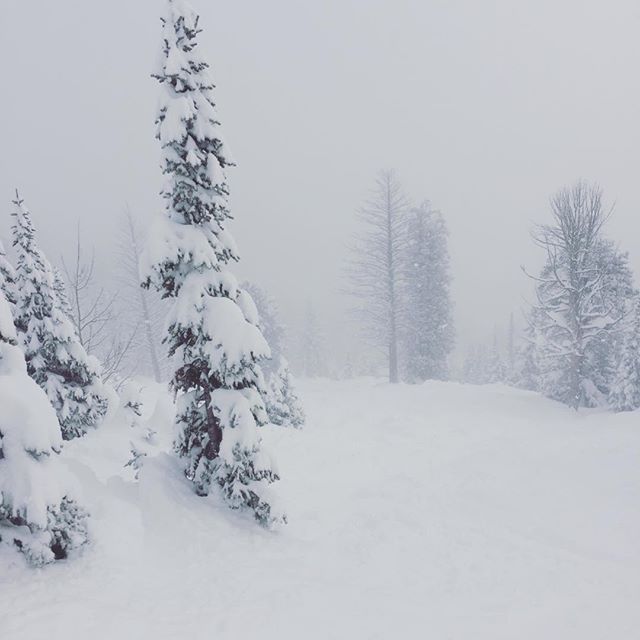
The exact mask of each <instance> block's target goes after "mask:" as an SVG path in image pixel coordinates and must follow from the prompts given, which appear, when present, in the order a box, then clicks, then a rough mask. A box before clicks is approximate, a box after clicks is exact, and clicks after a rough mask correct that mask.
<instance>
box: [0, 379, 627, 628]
mask: <svg viewBox="0 0 640 640" xmlns="http://www.w3.org/2000/svg"><path fill="white" fill-rule="evenodd" d="M299 387H300V391H301V392H302V396H303V398H304V400H305V408H306V411H307V414H308V424H307V426H306V428H305V430H303V431H298V430H295V429H282V428H279V429H276V428H271V427H268V428H265V429H263V430H262V434H263V436H264V438H265V441H266V442H267V444H268V445H269V447H270V448H271V449H272V450H273V452H274V454H275V455H276V457H277V459H278V461H279V467H280V471H281V473H282V476H283V481H282V482H280V483H278V484H277V485H276V490H277V491H279V493H280V495H281V497H282V500H283V502H284V503H285V505H286V508H287V512H288V515H289V521H290V522H289V525H287V526H286V527H285V528H283V529H281V530H278V531H276V532H269V531H265V530H263V529H261V528H260V527H259V526H257V525H256V524H255V523H254V522H253V521H252V520H251V519H249V518H248V517H245V516H242V515H238V514H236V513H233V512H230V511H229V510H228V509H227V508H226V507H225V506H224V505H223V504H222V503H221V502H220V501H219V500H217V499H215V498H213V497H210V498H206V499H204V498H198V497H197V496H195V495H194V494H193V492H192V491H191V488H190V486H189V485H188V484H187V483H186V482H185V481H184V480H183V479H182V478H181V476H180V473H179V471H178V470H177V467H176V464H175V462H174V460H173V458H171V457H169V456H167V455H164V454H160V455H159V456H158V457H157V458H155V459H154V460H149V461H147V462H146V463H145V466H144V468H143V470H142V472H141V476H140V481H139V483H135V482H133V481H131V470H130V469H126V470H123V469H122V465H123V464H124V463H125V462H126V460H127V458H128V449H129V442H128V439H127V438H128V436H129V434H128V432H127V429H128V427H125V426H124V425H119V424H118V420H117V418H116V419H112V421H111V423H110V424H108V425H105V426H104V427H102V428H101V429H100V430H99V431H97V432H94V433H90V434H89V435H88V436H87V437H85V438H83V439H81V440H78V441H74V442H71V443H67V444H66V445H65V450H64V452H63V454H62V457H63V460H64V461H65V462H66V463H67V465H68V466H69V468H70V469H71V471H72V472H73V473H75V475H76V476H77V477H78V478H79V480H80V482H81V484H82V485H83V487H84V503H85V504H86V505H87V506H88V508H89V509H90V510H91V512H92V514H93V515H92V519H91V520H92V535H93V543H92V545H91V546H90V547H89V548H87V550H86V551H85V552H84V553H83V554H82V555H81V556H80V557H74V558H72V559H70V560H69V561H64V562H61V563H57V564H55V565H51V566H48V567H45V568H44V569H36V570H34V569H29V568H27V567H26V566H25V563H24V559H23V558H22V556H21V555H19V554H18V553H16V552H14V551H13V550H10V549H9V548H7V547H2V548H1V549H0V638H2V640H31V639H33V640H43V639H45V638H46V639H47V640H57V639H61V640H62V639H63V638H64V639H65V640H72V639H75V638H78V639H85V638H90V639H91V640H102V639H104V640H107V639H108V640H121V639H122V640H137V639H143V638H144V639H147V638H148V639H150V640H157V639H171V640H182V639H185V640H186V639H189V640H197V639H200V638H202V639H205V638H206V639H207V640H213V639H215V640H221V639H233V640H251V639H253V638H260V639H261V640H269V639H271V638H273V639H276V638H278V639H280V640H287V639H289V638H291V639H296V640H300V639H302V640H312V639H318V640H320V639H322V640H328V639H333V638H335V639H341V640H342V639H346V638H349V639H351V638H353V639H362V638H367V639H369V638H371V639H373V638H379V639H395V638H434V639H444V638H451V639H459V638H461V639H467V638H469V639H473V640H476V639H484V638H486V639H491V640H499V639H503V638H504V639H509V640H513V639H516V638H517V639H518V640H525V639H529V638H530V639H535V640H540V639H542V638H544V639H547V638H549V639H556V638H557V639H561V640H568V639H573V638H575V639H580V640H589V639H605V638H606V639H611V638H615V639H616V640H626V639H629V640H631V639H633V638H636V637H638V629H639V628H640V606H639V605H638V602H639V597H640V546H639V542H638V541H639V540H640V535H639V534H640V526H639V525H640V464H639V460H640V457H639V454H640V424H639V423H640V420H639V417H640V414H639V413H638V412H635V413H630V414H619V415H613V414H609V413H603V412H597V411H594V412H580V413H575V412H573V411H571V410H569V409H567V408H565V407H564V406H562V405H559V404H556V403H554V402H551V401H548V400H545V399H543V398H540V397H538V396H536V395H534V394H530V393H526V392H521V391H516V390H513V389H508V388H506V387H502V386H499V385H491V386H485V387H473V386H465V385H458V384H455V383H427V384H425V385H422V386H404V385H397V386H393V387H392V386H390V385H388V384H385V383H383V382H380V381H376V380H370V379H366V380H354V381H342V382H331V381H326V380H324V381H323V380H317V381H307V382H304V383H300V384H299ZM161 405H162V406H159V407H158V408H157V410H155V418H154V421H155V422H156V423H157V425H156V426H157V427H158V430H159V431H160V440H161V442H163V443H164V444H165V445H167V444H168V442H169V441H170V437H171V434H170V433H169V432H168V431H167V429H168V421H167V419H166V412H167V406H168V405H167V402H166V399H161ZM153 409H154V408H153V407H151V409H148V410H149V411H151V412H152V413H153Z"/></svg>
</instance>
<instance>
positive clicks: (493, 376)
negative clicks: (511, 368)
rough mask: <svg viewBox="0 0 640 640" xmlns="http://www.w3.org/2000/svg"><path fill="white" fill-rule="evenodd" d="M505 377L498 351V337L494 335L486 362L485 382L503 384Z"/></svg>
mask: <svg viewBox="0 0 640 640" xmlns="http://www.w3.org/2000/svg"><path fill="white" fill-rule="evenodd" d="M505 376H506V373H505V366H504V362H503V361H502V356H501V355H500V349H499V348H498V336H497V335H494V337H493V346H492V348H491V351H490V353H489V358H488V361H487V381H488V382H504V381H505Z"/></svg>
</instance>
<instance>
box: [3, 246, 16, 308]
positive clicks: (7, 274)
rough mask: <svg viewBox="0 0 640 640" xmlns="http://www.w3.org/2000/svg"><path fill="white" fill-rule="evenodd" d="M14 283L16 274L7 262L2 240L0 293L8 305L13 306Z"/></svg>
mask: <svg viewBox="0 0 640 640" xmlns="http://www.w3.org/2000/svg"><path fill="white" fill-rule="evenodd" d="M15 281H16V272H15V270H14V268H13V267H12V266H11V264H10V262H9V260H7V254H6V253H5V250H4V245H3V244H2V240H0V291H1V292H2V293H3V294H4V297H5V298H6V300H7V301H8V302H9V304H15V301H16V300H15V290H14V287H15Z"/></svg>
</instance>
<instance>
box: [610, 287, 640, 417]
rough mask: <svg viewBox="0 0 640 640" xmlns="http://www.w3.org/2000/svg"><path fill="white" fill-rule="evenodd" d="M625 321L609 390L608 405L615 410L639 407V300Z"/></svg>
mask: <svg viewBox="0 0 640 640" xmlns="http://www.w3.org/2000/svg"><path fill="white" fill-rule="evenodd" d="M633 307H634V308H633V313H632V314H631V315H630V317H629V321H628V322H627V323H626V324H627V327H626V331H625V340H624V347H623V350H622V355H621V357H620V361H619V363H618V366H617V370H616V372H615V377H614V380H613V382H612V384H611V389H610V391H609V406H611V407H612V408H613V409H614V410H615V411H633V410H634V409H638V408H639V407H640V300H638V299H636V301H635V304H634V305H633Z"/></svg>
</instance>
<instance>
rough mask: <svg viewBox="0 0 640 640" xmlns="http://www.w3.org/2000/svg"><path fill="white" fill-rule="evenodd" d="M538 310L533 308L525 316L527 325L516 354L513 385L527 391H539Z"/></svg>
mask: <svg viewBox="0 0 640 640" xmlns="http://www.w3.org/2000/svg"><path fill="white" fill-rule="evenodd" d="M538 313H539V310H537V309H536V307H533V308H532V309H531V310H530V312H529V313H528V315H527V318H526V319H527V325H526V327H525V329H524V340H523V343H522V345H521V346H520V348H519V349H518V350H517V352H516V359H515V362H516V364H515V372H514V378H513V384H515V385H516V386H517V387H520V388H521V389H526V390H527V391H539V390H540V366H539V364H538V349H539V346H540V344H541V340H542V337H541V336H540V334H539V332H538V327H539V326H541V322H540V321H539V320H538V319H537V314H538Z"/></svg>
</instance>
